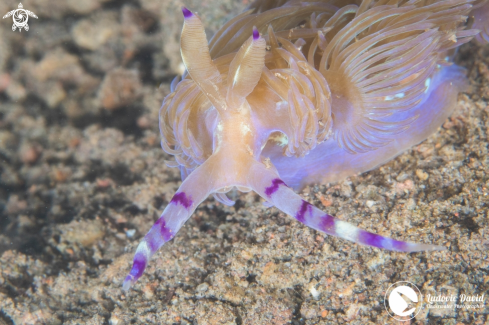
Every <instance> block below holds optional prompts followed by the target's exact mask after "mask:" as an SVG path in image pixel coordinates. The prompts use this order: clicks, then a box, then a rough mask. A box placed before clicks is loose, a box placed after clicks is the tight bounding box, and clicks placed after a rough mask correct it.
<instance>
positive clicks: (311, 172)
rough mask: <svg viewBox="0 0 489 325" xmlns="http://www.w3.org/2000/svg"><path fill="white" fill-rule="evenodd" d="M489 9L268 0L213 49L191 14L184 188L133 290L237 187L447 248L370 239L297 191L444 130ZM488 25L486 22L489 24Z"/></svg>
mask: <svg viewBox="0 0 489 325" xmlns="http://www.w3.org/2000/svg"><path fill="white" fill-rule="evenodd" d="M485 3H486V0H483V1H480V0H479V1H476V0H438V1H437V0H363V1H348V0H345V1H338V0H321V1H314V2H306V1H301V0H290V1H267V0H265V1H257V2H255V3H254V4H252V5H251V7H250V9H249V10H248V11H246V12H244V13H242V14H241V15H239V16H237V17H235V18H234V19H232V20H231V21H229V22H228V23H226V24H225V25H224V26H223V27H222V28H221V29H220V30H219V31H218V32H217V33H216V34H215V35H214V37H213V38H212V40H211V41H210V42H209V43H208V42H207V39H206V36H205V33H204V28H203V25H202V23H201V21H200V19H199V17H198V16H197V15H196V14H194V13H192V12H191V11H189V10H188V9H186V8H183V9H182V11H183V15H184V18H185V19H184V26H183V30H182V36H181V54H182V59H183V63H184V64H185V67H186V70H187V73H186V75H185V76H184V77H183V79H182V80H181V81H180V80H179V79H175V80H174V81H173V82H172V85H171V93H170V94H169V95H168V96H167V97H166V98H165V99H164V101H163V105H162V107H161V110H160V131H161V136H162V141H161V145H162V148H163V150H164V151H166V152H167V153H168V154H170V155H173V156H174V157H175V160H174V161H171V162H167V164H168V165H169V166H172V167H178V168H180V171H181V176H182V180H183V182H182V184H181V186H180V188H179V189H178V191H177V192H176V193H175V195H174V196H173V198H172V199H171V201H170V202H169V204H168V205H167V206H166V208H165V210H164V211H163V213H162V215H161V217H160V218H159V219H158V220H157V221H156V223H155V224H154V225H153V226H152V228H151V229H150V230H149V232H148V233H147V234H146V236H145V237H144V239H143V240H142V241H141V243H140V244H139V246H138V247H137V250H136V253H135V257H134V261H133V265H132V269H131V271H130V273H129V275H128V276H127V277H126V279H125V280H124V284H123V288H124V289H125V290H127V289H129V288H130V286H131V285H132V284H133V283H135V282H136V281H137V279H138V278H140V277H141V275H142V274H143V272H144V269H145V268H146V266H147V264H148V262H149V260H150V258H151V256H152V255H153V254H154V253H155V252H156V251H157V250H158V249H159V248H160V247H161V246H162V245H163V244H164V243H166V242H167V241H169V240H171V239H172V238H173V237H174V236H175V235H176V233H177V232H178V230H179V229H180V228H181V227H182V225H183V224H184V223H185V221H186V220H187V219H188V218H189V217H190V216H191V214H192V213H193V211H194V210H195V209H196V208H197V206H198V205H199V204H200V203H201V202H202V201H203V200H205V199H206V198H207V197H208V196H209V195H210V194H213V195H214V197H215V199H216V200H218V201H220V202H222V203H224V204H228V205H232V204H233V203H234V202H233V201H231V200H230V199H229V198H228V197H227V196H226V195H225V193H226V192H228V191H230V190H231V189H237V190H239V191H242V192H248V191H251V190H253V191H255V192H256V193H257V194H258V195H260V196H261V197H262V198H263V199H265V200H266V201H267V202H268V203H269V204H270V205H274V206H275V207H276V208H277V209H279V210H281V211H283V212H285V213H286V214H288V215H290V216H292V217H294V218H295V219H296V220H297V221H299V222H301V223H303V224H305V225H307V226H309V227H311V228H313V229H315V230H317V231H320V232H323V233H326V234H328V235H332V236H337V237H340V238H344V239H347V240H350V241H352V242H355V243H358V244H363V245H367V246H372V247H378V248H383V249H387V250H392V251H399V252H420V251H432V250H443V249H445V247H444V246H438V245H433V244H419V243H411V242H405V241H400V240H395V239H391V238H387V237H383V236H380V235H377V234H374V233H370V232H367V231H364V230H361V229H359V228H357V227H355V226H353V225H351V224H349V223H347V222H345V221H342V220H339V219H336V218H334V217H333V216H331V215H329V214H327V213H325V212H323V211H321V210H320V209H318V208H316V207H314V206H313V205H311V204H310V203H309V202H307V201H305V200H304V199H302V198H301V197H300V196H299V195H298V194H296V193H295V192H294V189H295V190H297V189H300V188H301V187H302V186H304V185H305V184H308V183H313V182H316V183H317V182H334V181H338V180H340V179H343V178H345V177H347V176H351V175H354V174H358V173H361V172H364V171H368V170H370V169H373V168H375V167H376V166H378V165H381V164H382V163H385V162H386V161H388V160H390V159H392V158H393V157H395V156H396V155H398V154H399V153H401V152H402V151H404V150H406V149H408V148H410V147H411V146H413V145H414V144H417V143H419V142H421V141H423V140H424V139H426V138H427V137H428V136H429V135H430V134H432V133H433V132H434V131H435V130H436V129H437V128H438V127H439V126H440V125H441V124H442V123H443V122H444V120H445V119H446V118H447V117H448V116H449V115H450V114H451V112H452V110H453V108H454V107H455V105H456V103H457V95H458V93H459V92H460V91H463V90H464V89H465V87H466V84H467V82H466V78H465V75H464V71H463V69H461V68H459V67H457V66H456V65H454V64H453V63H452V62H450V58H451V57H452V56H453V52H454V49H455V48H457V47H458V46H459V45H461V44H464V43H466V42H468V41H469V40H470V39H472V38H473V37H474V36H476V35H477V34H478V33H479V30H476V29H467V24H468V22H467V21H468V20H467V18H468V17H469V16H470V15H471V11H472V10H473V8H475V6H478V7H481V6H484V5H485ZM485 18H486V20H484V22H483V23H482V22H481V20H478V21H477V22H476V23H475V24H486V27H487V18H488V17H485ZM472 20H473V19H472ZM469 24H470V22H469ZM485 33H486V34H485V36H483V37H486V36H487V29H486V30H485ZM481 39H482V38H481Z"/></svg>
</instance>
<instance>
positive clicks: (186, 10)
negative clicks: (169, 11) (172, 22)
mask: <svg viewBox="0 0 489 325" xmlns="http://www.w3.org/2000/svg"><path fill="white" fill-rule="evenodd" d="M182 12H183V17H185V18H190V17H192V15H193V13H192V12H191V11H190V10H188V9H187V8H185V7H182Z"/></svg>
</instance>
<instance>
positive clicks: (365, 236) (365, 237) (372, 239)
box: [358, 230, 388, 248]
mask: <svg viewBox="0 0 489 325" xmlns="http://www.w3.org/2000/svg"><path fill="white" fill-rule="evenodd" d="M386 239H388V238H385V237H383V236H380V235H376V234H372V233H371V232H368V231H364V230H362V231H360V233H359V234H358V241H359V242H360V243H364V244H366V245H369V246H373V247H378V248H388V247H385V240H386Z"/></svg>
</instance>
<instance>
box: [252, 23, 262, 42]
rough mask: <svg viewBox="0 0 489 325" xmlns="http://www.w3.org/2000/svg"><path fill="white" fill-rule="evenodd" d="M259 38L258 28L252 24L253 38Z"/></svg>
mask: <svg viewBox="0 0 489 325" xmlns="http://www.w3.org/2000/svg"><path fill="white" fill-rule="evenodd" d="M259 38H260V33H259V32H258V29H256V27H255V26H253V39H254V40H255V41H256V40H257V39H259Z"/></svg>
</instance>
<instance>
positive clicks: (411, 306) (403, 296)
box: [384, 281, 423, 321]
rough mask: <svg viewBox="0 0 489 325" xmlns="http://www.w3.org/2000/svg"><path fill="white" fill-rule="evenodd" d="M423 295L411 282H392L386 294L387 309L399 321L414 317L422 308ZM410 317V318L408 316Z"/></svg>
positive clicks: (385, 303)
mask: <svg viewBox="0 0 489 325" xmlns="http://www.w3.org/2000/svg"><path fill="white" fill-rule="evenodd" d="M422 298H423V296H422V295H421V291H419V289H418V287H416V286H415V285H414V284H412V283H411V282H407V281H399V282H396V283H394V284H392V285H391V286H390V287H389V289H387V292H386V293H385V296H384V305H385V309H386V310H387V312H388V313H389V315H390V316H391V317H392V318H394V319H396V320H399V321H402V320H404V321H405V320H408V319H413V318H414V317H416V315H417V314H418V313H419V311H420V310H421V303H422V301H423V299H422ZM407 317H409V318H407Z"/></svg>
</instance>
